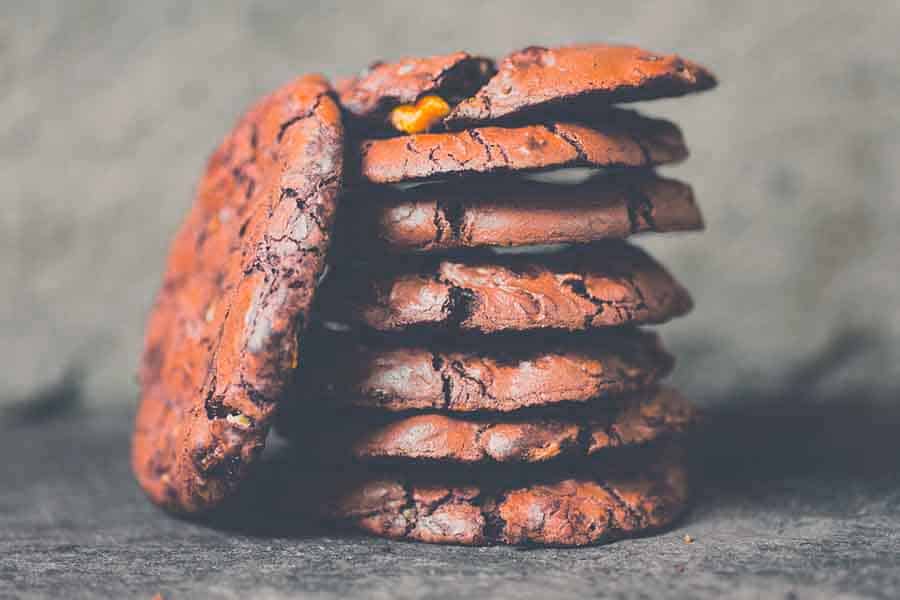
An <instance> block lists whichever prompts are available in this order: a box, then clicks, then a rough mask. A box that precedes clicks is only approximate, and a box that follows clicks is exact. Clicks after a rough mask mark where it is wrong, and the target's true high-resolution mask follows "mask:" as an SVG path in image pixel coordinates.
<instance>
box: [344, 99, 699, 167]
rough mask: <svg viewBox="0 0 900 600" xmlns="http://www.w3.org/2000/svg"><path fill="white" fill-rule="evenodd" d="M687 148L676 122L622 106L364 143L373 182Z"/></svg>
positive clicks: (644, 163)
mask: <svg viewBox="0 0 900 600" xmlns="http://www.w3.org/2000/svg"><path fill="white" fill-rule="evenodd" d="M687 154H688V151H687V147H686V146H685V143H684V139H683V137H682V135H681V131H680V130H679V129H678V127H677V126H676V125H674V124H673V123H670V122H669V121H665V120H662V119H651V118H648V117H642V116H640V115H638V114H637V113H635V112H633V111H629V110H621V109H609V110H605V111H602V112H601V113H600V114H597V115H596V116H595V117H593V118H591V119H585V120H583V121H558V122H557V121H548V122H542V123H537V124H531V125H522V126H517V127H493V126H492V127H475V128H472V129H466V130H464V131H455V132H446V133H419V134H414V135H405V136H400V137H393V138H387V139H371V140H365V141H363V142H362V143H361V144H360V145H359V155H360V172H361V175H362V178H363V179H364V180H367V181H370V182H372V183H399V182H404V181H417V180H424V179H429V178H432V177H445V176H449V175H465V174H483V173H508V172H513V171H539V170H545V169H555V168H562V167H652V166H656V165H661V164H667V163H673V162H678V161H680V160H683V159H684V158H686V157H687Z"/></svg>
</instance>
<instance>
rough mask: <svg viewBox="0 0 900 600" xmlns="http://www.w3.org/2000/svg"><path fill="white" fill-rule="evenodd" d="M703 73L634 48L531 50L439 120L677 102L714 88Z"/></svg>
mask: <svg viewBox="0 0 900 600" xmlns="http://www.w3.org/2000/svg"><path fill="white" fill-rule="evenodd" d="M715 85H716V79H715V77H714V76H713V74H712V73H711V72H710V71H709V70H707V69H706V68H704V67H702V66H700V65H698V64H696V63H693V62H690V61H688V60H684V59H683V58H681V57H679V56H676V55H660V54H654V53H651V52H648V51H646V50H642V49H641V48H637V47H634V46H608V45H606V44H584V45H577V46H562V47H559V48H542V47H538V46H532V47H529V48H525V49H524V50H519V51H518V52H514V53H512V54H510V55H509V56H507V57H506V58H504V59H503V60H502V61H501V62H500V64H499V67H498V71H497V74H496V75H494V76H493V77H492V78H491V80H490V81H488V82H487V84H486V85H484V86H483V87H482V88H481V89H479V90H478V92H477V93H476V94H475V95H474V96H473V97H471V98H467V99H465V100H463V101H462V102H461V103H459V104H457V105H456V107H455V108H454V109H453V111H452V112H451V113H450V114H449V115H448V116H447V117H446V118H445V119H444V124H445V125H446V126H447V127H450V128H460V127H467V126H471V125H472V124H476V123H483V122H485V121H494V120H497V119H502V118H504V117H510V116H513V115H517V114H520V113H523V112H526V111H527V112H533V111H535V110H543V111H546V110H547V109H549V108H554V107H561V106H562V107H565V106H566V105H571V104H579V105H585V104H600V105H605V104H612V103H616V102H633V101H636V100H651V99H653V98H664V97H674V96H682V95H684V94H688V93H691V92H699V91H703V90H708V89H710V88H712V87H715Z"/></svg>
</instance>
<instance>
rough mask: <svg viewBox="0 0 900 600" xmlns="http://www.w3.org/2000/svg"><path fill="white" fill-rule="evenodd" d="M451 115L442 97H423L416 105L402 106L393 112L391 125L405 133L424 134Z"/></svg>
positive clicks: (448, 106)
mask: <svg viewBox="0 0 900 600" xmlns="http://www.w3.org/2000/svg"><path fill="white" fill-rule="evenodd" d="M449 114H450V105H449V104H447V102H446V101H445V100H444V99H443V98H441V97H440V96H435V95H428V96H422V97H421V98H419V100H418V101H417V102H416V103H415V104H401V105H400V106H398V107H397V108H395V109H394V110H392V111H391V124H392V125H393V126H394V128H395V129H397V130H398V131H402V132H403V133H422V132H423V131H428V130H429V129H430V128H431V127H432V126H433V125H434V124H435V123H437V122H438V121H440V120H441V119H443V118H444V117H446V116H447V115H449Z"/></svg>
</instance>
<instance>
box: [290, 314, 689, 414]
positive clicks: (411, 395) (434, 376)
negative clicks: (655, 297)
mask: <svg viewBox="0 0 900 600" xmlns="http://www.w3.org/2000/svg"><path fill="white" fill-rule="evenodd" d="M310 343H312V344H314V345H315V346H314V347H315V348H316V350H317V351H316V352H315V353H313V354H311V355H310V356H309V357H308V358H307V359H306V360H305V361H304V363H303V366H302V367H301V370H300V372H299V374H298V378H297V379H298V389H297V391H296V392H295V393H293V394H292V395H296V396H298V397H304V398H316V401H317V402H319V401H320V400H318V399H319V398H321V402H322V403H326V404H328V405H331V406H338V405H350V406H357V407H361V408H377V409H381V410H387V411H394V412H396V411H408V410H429V409H432V410H443V411H450V412H472V411H496V412H509V411H515V410H519V409H521V408H527V407H534V406H545V405H552V404H558V403H560V402H586V401H588V400H591V399H595V398H598V397H600V396H608V395H612V394H619V393H623V392H630V391H636V390H640V389H643V388H647V387H650V386H652V385H653V384H654V383H656V382H658V381H659V380H660V379H662V378H663V377H665V376H666V375H668V374H669V372H670V371H671V370H672V367H673V365H674V359H673V358H672V356H671V355H670V354H669V353H668V352H666V351H665V350H664V349H663V347H662V345H661V343H660V340H659V337H658V336H657V335H656V334H655V333H651V332H641V331H637V330H630V329H628V330H625V331H618V330H615V329H613V330H603V331H597V332H591V333H587V334H574V333H573V334H565V335H556V336H554V335H552V334H549V333H547V334H543V335H540V336H522V335H513V336H509V335H507V336H504V335H502V334H498V335H495V336H490V337H483V336H478V337H477V338H471V337H470V338H469V339H465V338H461V336H454V339H453V340H440V339H434V338H428V339H421V338H420V339H415V338H413V339H409V336H404V337H403V338H402V339H401V340H400V341H396V339H395V338H392V339H389V340H371V341H363V340H360V339H359V337H358V336H356V335H353V334H340V333H325V334H321V335H319V336H317V337H316V338H315V341H314V342H310ZM295 405H301V402H300V401H298V402H296V403H294V404H292V406H295Z"/></svg>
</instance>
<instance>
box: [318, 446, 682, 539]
mask: <svg viewBox="0 0 900 600" xmlns="http://www.w3.org/2000/svg"><path fill="white" fill-rule="evenodd" d="M440 479H441V475H440V473H435V474H434V475H432V476H430V477H428V476H426V477H423V478H417V477H415V476H411V475H397V474H387V475H385V476H382V477H376V476H371V478H370V479H369V480H368V481H365V482H362V483H358V484H356V485H352V486H348V487H347V488H346V489H345V491H343V493H340V494H338V495H337V498H336V499H335V500H332V501H331V502H329V503H327V504H326V511H327V513H328V514H329V515H331V516H332V517H333V518H336V519H339V520H341V521H343V522H345V523H348V524H350V525H352V526H354V527H357V528H359V529H361V530H363V531H366V532H369V533H371V534H374V535H377V536H382V537H387V538H392V539H406V540H415V541H420V542H428V543H437V544H462V545H469V546H480V545H489V544H514V545H541V546H586V545H589V544H598V543H605V542H610V541H613V540H616V539H620V538H624V537H630V536H635V535H641V534H646V533H649V532H652V531H656V530H659V529H661V528H664V527H667V526H669V525H671V524H672V523H673V522H674V521H675V520H676V519H677V518H678V517H679V516H680V515H681V514H682V513H683V511H684V510H685V508H686V507H687V503H688V482H687V471H686V468H685V465H684V463H683V458H682V457H681V456H680V453H677V452H673V453H671V454H670V453H668V452H667V453H665V454H663V456H662V457H660V458H658V459H657V462H656V463H654V464H651V465H649V466H647V467H645V468H644V469H643V470H641V471H638V472H634V471H631V472H626V473H623V474H620V475H616V474H604V473H603V471H602V470H597V469H596V468H590V467H587V468H585V469H583V470H582V471H581V472H576V473H565V472H563V473H558V474H556V475H550V476H544V477H542V478H540V479H538V480H535V481H530V482H529V481H525V482H517V483H509V482H506V481H503V480H502V478H499V480H498V479H493V478H479V477H478V476H477V475H470V476H469V478H468V480H466V479H463V478H459V477H448V478H447V481H444V482H441V481H440Z"/></svg>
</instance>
